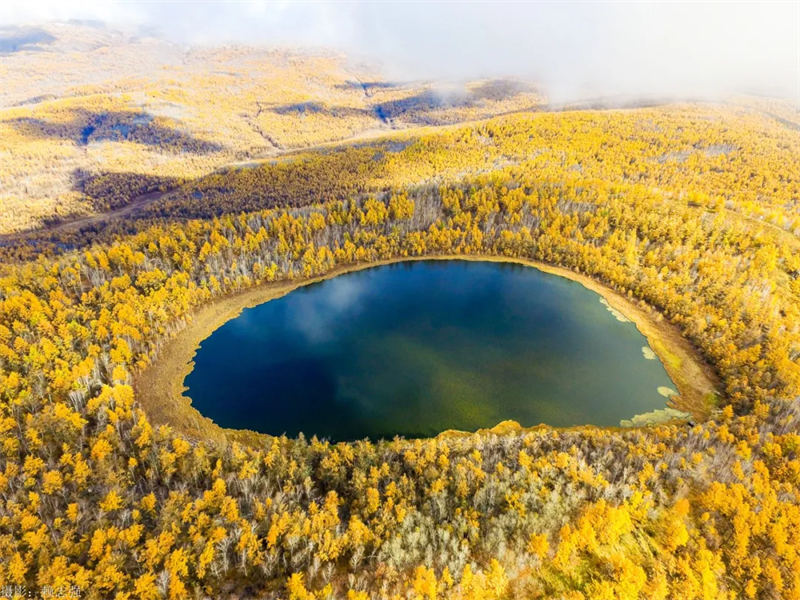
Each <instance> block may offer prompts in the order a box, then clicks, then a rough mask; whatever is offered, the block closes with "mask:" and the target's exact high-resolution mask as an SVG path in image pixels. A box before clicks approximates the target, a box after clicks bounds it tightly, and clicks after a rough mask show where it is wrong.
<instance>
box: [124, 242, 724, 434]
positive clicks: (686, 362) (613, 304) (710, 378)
mask: <svg viewBox="0 0 800 600" xmlns="http://www.w3.org/2000/svg"><path fill="white" fill-rule="evenodd" d="M419 260H469V261H479V262H505V263H513V264H519V265H524V266H528V267H533V268H535V269H538V270H540V271H542V272H545V273H550V274H553V275H557V276H560V277H564V278H566V279H570V280H572V281H575V282H577V283H580V284H581V285H583V286H584V287H586V288H587V289H589V290H591V291H593V292H595V293H597V294H598V295H599V296H601V297H602V298H603V299H605V301H606V303H607V306H608V307H609V308H610V309H613V310H614V311H616V312H618V313H619V314H621V315H622V316H624V317H625V318H626V319H628V320H630V321H632V322H633V323H634V324H635V326H636V327H637V329H638V330H639V331H640V332H641V333H642V335H644V336H645V338H646V339H647V342H648V344H649V346H650V348H651V349H652V350H653V352H655V354H656V356H658V358H659V359H660V360H661V361H662V363H663V365H664V367H665V369H666V371H667V373H668V375H669V377H670V379H672V381H673V382H674V383H675V385H676V387H677V388H678V394H679V396H677V397H675V398H673V399H671V400H670V401H669V403H668V404H669V405H670V406H672V407H673V408H676V409H678V410H681V411H685V412H688V413H690V414H691V415H692V416H693V417H694V418H695V419H698V420H702V419H705V418H707V417H708V415H709V412H710V410H711V409H712V408H713V406H712V405H711V403H710V402H709V398H712V397H713V394H714V393H715V390H716V388H717V385H718V379H717V377H716V375H715V373H714V371H713V369H712V368H711V366H710V365H709V364H708V363H706V362H705V361H704V360H703V358H702V357H701V356H700V354H699V353H698V352H697V350H696V349H695V348H694V347H693V346H692V345H691V343H690V342H689V341H688V340H687V339H686V338H684V337H683V336H682V335H681V333H680V331H679V330H678V328H677V327H676V326H675V325H673V324H671V323H669V322H668V321H666V320H665V319H664V318H663V316H662V315H661V313H659V312H658V311H656V310H655V309H653V308H651V307H649V306H647V305H645V304H644V303H640V302H636V301H633V300H631V299H629V298H627V297H626V296H624V295H622V294H620V293H619V292H616V291H614V290H612V289H611V288H609V287H607V286H605V285H603V284H601V283H599V282H598V281H596V280H594V279H592V278H591V277H589V276H587V275H583V274H580V273H576V272H574V271H571V270H569V269H565V268H562V267H555V266H552V265H548V264H545V263H542V262H538V261H534V260H526V259H518V258H507V257H502V256H479V255H465V256H461V255H433V256H419V257H403V258H396V259H390V260H383V261H377V262H371V263H363V264H355V265H343V266H340V267H336V268H334V269H332V270H331V271H329V272H328V273H326V274H324V275H321V276H317V277H312V278H304V279H295V280H290V281H278V282H272V283H267V284H262V285H258V286H256V287H253V288H250V289H247V290H244V291H241V292H238V293H235V294H230V295H228V296H224V297H221V298H216V299H214V300H212V301H211V302H209V303H207V304H205V305H203V306H200V307H199V308H198V309H197V310H196V311H195V312H194V313H193V314H192V317H191V320H190V321H189V322H188V324H187V325H186V327H184V328H183V329H182V330H181V331H179V332H178V333H177V334H176V335H175V336H174V337H173V338H171V339H170V340H168V341H167V342H166V343H165V344H164V346H163V348H162V350H161V351H160V352H159V354H158V356H157V357H156V358H155V360H154V361H153V364H151V365H150V366H148V367H147V368H145V369H143V370H142V371H140V372H139V373H137V374H136V375H135V377H134V386H135V388H136V397H137V398H138V400H139V402H140V403H141V404H142V406H143V407H144V409H145V411H146V412H147V414H148V416H149V417H150V418H151V419H152V421H153V422H154V423H157V424H168V425H171V426H173V427H175V428H176V429H178V430H179V431H181V432H183V433H184V434H186V435H188V436H191V437H196V438H211V439H217V440H224V439H232V440H236V441H240V442H243V443H254V444H258V443H259V442H261V441H263V440H264V439H266V438H268V437H269V436H267V435H266V434H261V433H257V432H253V431H248V430H232V429H224V428H222V427H220V426H218V425H217V424H216V423H214V422H213V421H212V420H211V419H209V418H207V417H204V416H203V415H202V414H200V413H199V412H198V411H197V410H196V409H195V408H194V407H193V406H192V402H191V398H189V397H187V396H185V395H184V392H185V391H186V388H185V387H184V383H183V382H184V379H185V377H186V376H187V375H188V374H189V373H190V372H191V371H192V369H193V368H194V362H193V358H194V356H195V353H196V351H197V349H198V347H199V344H200V343H201V342H202V341H203V340H205V339H206V338H208V337H209V336H210V335H211V334H212V333H213V332H214V331H215V330H216V329H217V328H219V327H220V326H222V325H223V324H224V323H226V322H228V321H230V320H231V319H233V318H236V317H237V316H238V315H239V314H240V313H241V312H242V310H244V309H245V308H250V307H253V306H256V305H258V304H262V303H264V302H267V301H269V300H273V299H275V298H279V297H281V296H284V295H286V294H288V293H289V292H291V291H293V290H295V289H297V288H300V287H303V286H305V285H309V284H311V283H316V282H320V281H324V280H326V279H331V278H333V277H337V276H339V275H343V274H345V273H349V272H354V271H360V270H364V269H370V268H373V267H378V266H382V265H388V264H393V263H399V262H409V261H419ZM631 417H633V415H631Z"/></svg>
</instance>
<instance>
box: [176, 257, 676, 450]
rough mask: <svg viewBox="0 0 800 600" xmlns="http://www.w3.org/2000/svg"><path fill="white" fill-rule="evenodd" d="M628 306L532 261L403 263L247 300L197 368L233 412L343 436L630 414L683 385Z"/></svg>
mask: <svg viewBox="0 0 800 600" xmlns="http://www.w3.org/2000/svg"><path fill="white" fill-rule="evenodd" d="M620 319H624V318H623V317H621V315H618V314H616V315H615V313H614V312H613V311H611V310H610V309H608V307H607V305H605V304H604V300H603V299H602V298H601V297H600V296H598V295H597V294H595V293H594V292H592V291H590V290H588V289H586V288H584V287H583V286H581V285H580V284H578V283H575V282H573V281H569V280H567V279H564V278H562V277H558V276H555V275H550V274H547V273H543V272H541V271H538V270H536V269H533V268H530V267H524V266H520V265H513V264H505V263H491V262H469V261H419V262H406V263H397V264H393V265H388V266H382V267H376V268H372V269H368V270H364V271H358V272H354V273H348V274H345V275H341V276H339V277H336V278H334V279H330V280H327V281H323V282H321V283H315V284H312V285H309V286H306V287H303V288H300V289H298V290H295V291H293V292H291V293H289V294H287V295H286V296H283V297H281V298H278V299H276V300H271V301H269V302H265V303H264V304H261V305H259V306H256V307H254V308H250V309H246V310H244V311H243V312H242V314H241V315H240V316H239V317H237V318H236V319H233V320H231V321H229V322H228V323H226V324H225V325H223V326H222V327H220V328H219V329H217V330H216V331H214V333H213V334H212V335H211V336H210V337H209V338H208V339H206V340H205V341H203V342H202V344H201V346H200V349H199V350H198V351H197V356H196V357H195V367H194V370H193V371H192V372H191V373H190V374H189V375H188V376H187V377H186V380H185V383H186V385H187V386H188V388H189V391H188V392H187V394H188V395H189V396H190V397H191V398H192V401H193V404H194V406H195V408H197V410H199V411H200V412H201V413H202V414H204V415H206V416H208V417H210V418H211V419H213V420H214V421H215V422H216V423H218V424H219V425H221V426H223V427H231V428H239V429H253V430H256V431H261V432H264V433H270V434H282V433H286V434H287V435H290V436H294V435H297V434H298V433H299V432H303V433H304V434H305V435H306V436H309V437H310V436H311V435H314V434H316V435H317V436H319V437H325V438H329V439H332V440H336V441H338V440H353V439H359V438H363V437H370V438H373V439H375V438H379V437H389V438H391V437H394V436H395V435H405V436H429V435H434V434H436V433H439V432H441V431H443V430H445V429H462V430H475V429H478V428H481V427H491V426H493V425H496V424H497V423H498V422H500V421H503V420H505V419H513V420H515V421H518V422H520V423H521V424H522V425H525V426H529V425H536V424H539V423H547V424H549V425H555V426H565V425H581V424H590V423H591V424H595V425H619V422H620V420H621V419H627V418H630V417H632V416H633V415H635V414H638V413H643V412H648V411H652V410H654V409H659V408H664V405H665V398H664V395H663V394H664V393H666V388H670V387H673V384H672V382H671V381H670V379H669V377H668V376H667V373H666V371H665V370H664V367H663V365H662V364H661V362H659V361H658V360H657V359H655V358H654V356H653V354H652V352H651V351H650V349H649V348H648V347H647V341H646V339H645V338H644V337H643V336H642V335H641V334H640V333H639V332H638V330H637V329H636V327H635V326H634V325H633V323H630V322H626V321H624V320H620ZM659 388H660V390H659Z"/></svg>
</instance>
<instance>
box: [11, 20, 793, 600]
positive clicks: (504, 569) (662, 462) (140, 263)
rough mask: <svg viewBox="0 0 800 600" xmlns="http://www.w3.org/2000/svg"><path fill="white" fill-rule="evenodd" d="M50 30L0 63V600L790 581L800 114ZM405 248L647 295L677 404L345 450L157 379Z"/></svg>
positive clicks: (410, 254) (654, 591)
mask: <svg viewBox="0 0 800 600" xmlns="http://www.w3.org/2000/svg"><path fill="white" fill-rule="evenodd" d="M47 35H48V36H50V37H52V38H53V40H50V39H49V38H47V39H46V41H44V42H43V41H41V36H40V38H38V41H36V42H32V43H38V44H44V45H45V46H46V47H49V45H58V44H63V45H65V48H66V49H62V50H60V51H62V52H71V51H74V49H71V48H73V46H70V44H73V45H74V44H75V43H77V42H75V40H80V39H90V38H91V39H92V40H93V42H92V44H88V42H87V47H85V48H84V47H81V49H80V50H79V51H78V52H77V54H76V56H80V59H78V58H76V59H75V61H74V62H73V64H72V65H70V69H71V71H69V70H68V69H67V70H65V69H64V68H63V67H60V70H59V67H56V66H54V65H55V62H56V58H55V54H53V52H50V51H47V52H45V51H42V52H33V51H25V50H24V49H23V50H19V51H16V52H12V53H9V54H7V55H2V56H0V74H2V75H0V76H2V78H3V82H4V87H5V89H4V90H2V91H0V102H1V103H2V108H0V132H2V134H1V135H0V156H2V161H0V597H8V598H21V597H31V596H25V594H26V593H33V592H32V591H35V593H36V594H40V595H39V596H34V597H59V596H58V595H57V594H58V593H61V595H62V596H64V594H66V596H65V597H71V598H78V597H80V598H84V597H85V598H97V599H111V598H113V599H116V600H126V599H129V600H134V599H141V600H157V599H161V598H168V599H170V600H179V599H182V598H242V599H244V598H275V599H281V600H326V599H335V598H342V599H347V600H377V599H395V598H396V599H420V600H422V599H424V600H435V599H463V600H467V599H470V600H472V599H484V600H490V599H497V600H500V599H511V598H532V599H535V598H565V599H570V600H578V599H609V600H611V599H618V598H630V599H635V598H655V599H658V598H660V599H670V598H684V599H687V600H689V599H698V600H699V599H702V600H711V599H730V600H733V599H738V598H748V599H790V598H795V599H800V404H798V397H800V113H799V112H798V111H797V109H796V107H794V106H793V105H791V104H790V103H789V102H786V101H783V100H773V99H768V98H765V97H756V96H736V97H730V98H728V99H726V100H724V101H722V100H714V101H711V100H708V101H692V102H689V101H674V102H673V101H670V102H663V103H657V104H654V105H652V106H627V105H625V106H617V107H597V108H594V107H587V106H568V105H567V106H560V107H558V108H554V107H552V106H548V105H547V103H546V100H545V97H544V95H543V93H541V92H540V91H539V90H537V89H536V88H535V86H532V85H530V84H524V83H522V82H520V81H516V80H508V81H506V80H499V79H497V80H494V79H492V80H476V81H472V82H470V83H468V84H466V85H465V87H464V90H463V91H462V93H461V94H460V95H458V96H457V97H450V96H443V95H442V94H440V93H439V92H437V90H436V89H435V88H433V87H431V86H429V85H427V84H423V83H408V84H395V83H393V82H387V81H384V80H379V79H378V78H377V75H376V74H375V73H372V72H362V71H354V69H353V68H352V67H350V66H349V65H347V64H346V63H345V61H344V60H343V59H342V58H341V57H340V56H338V55H334V54H325V53H321V54H314V53H308V54H304V53H292V52H288V51H286V52H284V51H277V50H275V51H269V52H267V51H261V50H254V49H249V48H246V47H231V48H226V49H216V50H210V49H209V50H193V51H187V53H186V54H182V55H181V61H175V62H174V63H170V65H171V66H161V67H159V69H157V70H156V69H155V68H153V69H152V72H151V73H150V74H145V73H143V72H141V71H139V70H138V69H140V68H142V69H144V68H145V67H140V66H137V65H145V66H146V67H147V68H148V69H149V68H150V66H151V65H156V64H160V63H159V61H166V60H167V59H166V58H164V57H165V56H167V57H169V53H170V52H177V50H175V49H174V48H171V47H169V48H167V47H160V46H158V45H156V42H146V41H142V40H140V39H127V38H125V39H123V38H120V37H115V36H118V34H113V35H112V34H109V33H106V32H104V31H103V30H96V31H95V30H91V29H90V28H86V29H84V26H82V25H81V26H79V25H72V26H70V28H66V26H65V28H63V29H59V30H57V31H56V30H53V31H48V33H47ZM92 36H94V37H92ZM104 36H112V37H111V39H106V37H104ZM95 38H96V39H95ZM98 48H100V50H98ZM109 52H110V53H112V54H113V53H116V54H114V56H116V59H114V60H116V63H117V65H118V68H119V72H120V73H121V75H119V76H118V77H116V78H115V79H104V78H103V77H104V76H102V75H100V74H99V72H100V71H102V70H103V69H104V67H103V65H104V64H105V63H104V62H103V61H109V60H111V58H109V56H108V55H107V53H109ZM137 56H138V57H140V59H141V62H137V61H136V60H134V58H135V57H137ZM98 65H99V66H98ZM48 73H60V75H59V77H61V78H62V79H63V80H61V79H58V78H57V77H56V76H55V75H48ZM152 73H155V74H152ZM37 74H38V75H37ZM71 77H77V78H79V79H81V81H80V82H76V81H72V80H71V79H70V78H71ZM6 81H8V82H9V83H8V85H7V86H5V83H6ZM45 82H48V83H47V84H46V85H45ZM221 86H223V87H224V86H227V87H226V88H225V89H228V90H229V92H228V93H226V94H218V93H217V91H216V90H218V89H220V87H221ZM43 94H44V95H43ZM423 257H428V258H458V257H462V258H469V259H473V260H478V259H486V260H498V259H504V260H509V261H518V262H520V263H521V264H526V265H529V266H534V267H537V266H538V267H540V268H542V269H550V270H551V271H552V272H554V273H556V274H561V275H563V276H565V277H568V278H572V279H574V280H576V281H579V282H585V283H586V285H587V286H594V287H592V288H591V289H595V290H597V291H598V293H601V294H602V295H604V297H606V296H607V297H608V298H609V302H612V303H614V306H618V307H619V308H620V310H622V311H623V312H626V311H628V312H626V314H634V313H635V314H639V313H641V315H644V316H643V317H641V318H642V320H643V322H644V323H649V325H647V326H648V327H649V328H650V329H644V327H645V326H644V325H642V326H640V329H642V331H644V332H645V333H648V339H652V340H654V341H653V343H652V344H651V345H652V346H653V349H654V350H655V353H656V354H658V357H659V359H660V360H661V361H662V362H663V363H664V365H665V368H666V369H667V372H668V373H669V374H670V377H671V378H672V380H673V381H674V382H675V384H676V385H677V387H678V388H679V389H678V392H679V393H678V394H677V395H676V396H673V397H671V398H670V400H669V405H670V406H671V407H673V408H676V409H680V411H681V412H683V413H685V414H686V415H688V416H686V417H685V418H676V419H666V420H661V421H659V422H656V423H650V424H644V425H638V424H634V426H627V427H597V426H593V425H583V426H574V427H560V428H559V427H551V426H548V425H546V424H543V425H539V424H537V423H523V424H519V423H515V422H513V421H503V422H500V423H497V424H496V425H495V426H494V427H488V428H485V429H480V430H478V431H447V432H442V433H440V434H438V435H435V436H433V437H421V438H406V437H403V436H396V437H394V438H392V439H389V438H381V439H362V440H354V441H339V442H335V441H330V440H328V439H324V438H321V437H318V436H316V435H314V432H308V433H307V434H300V435H298V436H286V435H284V436H273V435H267V434H263V433H256V432H254V431H247V430H235V429H225V428H222V427H220V426H218V425H217V424H215V423H214V422H212V421H211V420H209V419H207V418H205V417H204V416H203V415H202V414H201V413H200V412H198V410H197V409H196V408H195V407H194V406H193V405H192V404H191V402H190V401H189V399H188V398H186V397H185V396H183V395H182V382H183V379H182V377H183V375H185V372H184V370H185V367H186V363H187V361H188V360H190V359H191V356H192V353H193V352H194V350H195V348H196V345H197V342H198V341H199V339H202V338H203V337H204V336H206V335H208V333H209V332H210V330H212V329H214V328H216V327H218V326H219V325H220V324H221V323H222V322H225V321H227V320H229V319H230V318H233V317H234V316H236V315H237V314H238V313H239V312H240V311H241V310H242V308H243V307H245V306H250V305H255V304H258V303H259V302H263V301H264V300H267V299H269V298H272V297H274V296H275V295H277V294H278V293H281V294H282V293H286V291H288V290H290V289H293V288H294V287H296V286H298V285H302V284H305V283H307V282H309V281H312V280H314V281H317V280H322V279H326V278H330V277H335V276H336V275H338V274H341V273H344V272H347V271H351V270H354V269H359V268H363V267H367V266H370V265H378V264H385V263H390V262H396V261H404V260H415V259H419V258H423ZM614 298H616V300H613V299H614ZM637 311H638V312H637ZM204 328H205V329H204ZM198 332H204V333H198ZM651 334H652V335H651ZM193 336H194V337H193ZM198 336H199V337H198ZM692 369H694V370H692ZM264 385H265V386H269V382H265V383H264ZM562 400H563V402H564V403H569V401H570V399H569V398H563V399H562ZM26 590H27V592H26ZM40 590H50V592H49V593H50V594H51V595H50V596H46V595H45V596H42V595H41V594H42V592H40ZM65 590H66V592H64V591H65ZM62 592H63V593H62Z"/></svg>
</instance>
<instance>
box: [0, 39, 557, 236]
mask: <svg viewBox="0 0 800 600" xmlns="http://www.w3.org/2000/svg"><path fill="white" fill-rule="evenodd" d="M0 52H2V54H0V56H2V60H0V76H2V78H3V82H4V85H3V89H2V90H0V160H2V162H3V167H4V176H3V178H2V180H0V203H1V205H2V206H3V211H2V214H0V233H8V232H13V231H21V230H26V229H32V228H37V227H41V226H42V225H44V224H47V223H52V222H55V221H58V220H63V219H70V218H74V217H76V216H79V215H87V214H92V213H97V212H103V211H106V210H109V209H113V208H118V207H120V206H122V205H124V204H126V203H127V202H130V201H131V200H132V199H133V198H135V197H137V196H139V195H141V194H145V193H148V192H151V191H154V190H159V189H164V188H165V187H168V186H171V185H174V183H175V182H176V181H181V180H184V179H187V178H193V177H197V176H199V175H202V174H205V173H208V172H210V171H212V170H214V169H216V168H218V167H220V166H222V165H225V164H228V163H232V162H235V161H241V160H245V159H248V158H251V157H258V156H269V155H277V154H281V153H283V152H286V151H287V150H291V149H295V148H301V147H310V146H315V145H318V144H321V143H325V142H330V141H336V140H344V139H354V138H359V137H365V136H366V137H369V136H372V135H374V134H375V133H377V132H381V131H389V130H392V129H402V128H408V127H414V126H417V125H441V124H449V123H456V122H459V121H466V120H472V119H478V118H484V117H487V116H492V115H496V114H502V113H505V112H509V111H517V110H521V109H531V108H534V107H536V106H537V105H539V104H541V102H542V97H541V96H540V95H539V94H538V93H536V92H535V91H534V90H532V89H531V88H529V87H528V86H526V85H524V84H522V83H518V82H513V81H476V82H472V83H467V84H465V85H458V86H448V87H446V88H443V87H441V86H438V85H434V84H431V83H425V82H416V83H415V82H411V83H409V82H390V81H386V80H384V79H382V78H381V77H380V75H379V73H378V72H377V71H376V70H375V69H374V68H368V67H364V66H362V65H356V64H352V61H349V60H348V59H347V58H346V57H345V56H342V55H339V54H334V53H331V52H328V51H324V50H318V51H299V50H291V49H283V50H281V49H272V50H271V49H262V48H254V47H243V46H241V47H239V46H231V47H224V48H198V47H182V46H179V45H175V44H172V43H168V42H165V41H163V40H161V39H157V38H153V37H147V36H140V35H133V34H126V33H122V32H119V31H115V30H111V29H108V28H106V27H104V26H102V25H96V26H91V25H80V24H56V25H47V26H43V27H28V28H24V27H20V28H8V29H6V30H2V31H0ZM108 186H112V187H113V189H114V194H113V195H103V193H102V191H101V190H103V189H105V188H107V187H108Z"/></svg>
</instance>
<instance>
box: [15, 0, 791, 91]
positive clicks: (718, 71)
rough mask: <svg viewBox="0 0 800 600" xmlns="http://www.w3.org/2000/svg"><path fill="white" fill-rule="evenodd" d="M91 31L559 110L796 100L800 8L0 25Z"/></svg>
mask: <svg viewBox="0 0 800 600" xmlns="http://www.w3.org/2000/svg"><path fill="white" fill-rule="evenodd" d="M69 18H83V19H86V18H92V19H100V20H103V21H107V22H109V23H111V24H113V25H117V26H120V25H122V26H129V27H143V28H144V27H146V28H148V30H151V29H153V28H155V29H156V30H158V31H160V33H161V35H163V36H165V37H167V38H169V39H172V40H173V41H177V42H182V43H190V44H219V43H247V44H254V43H256V44H265V45H287V44H290V45H302V46H327V47H334V48H339V49H342V50H345V51H347V52H349V53H351V54H353V55H356V56H359V57H361V58H364V59H366V60H368V61H372V62H379V63H380V64H381V65H382V67H383V69H384V70H385V72H386V74H387V76H388V77H396V78H403V79H434V78H436V79H448V80H461V79H468V78H477V77H487V76H488V77H496V76H517V77H522V78H526V79H534V80H536V81H539V82H542V83H544V84H545V86H546V88H547V90H548V91H549V93H550V94H551V95H553V96H555V97H556V98H565V99H566V98H575V97H587V96H593V95H615V94H627V95H641V94H649V95H658V94H662V95H664V94H669V95H682V96H687V95H691V96H708V95H716V94H723V93H729V92H741V91H744V92H763V93H769V94H780V95H786V96H791V97H795V98H797V99H800V2H772V3H770V2H753V3H747V2H730V3H726V2H708V3H697V2H693V3H689V2H685V3H683V2H668V3H653V2H648V3H632V2H608V3H601V2H561V3H555V2H552V3H551V2H535V3H534V2H531V3H523V2H491V3H490V2H486V3H481V2H465V3H456V2H408V1H402V2H400V1H395V2H391V1H390V2H349V3H348V2H339V3H332V2H324V1H318V2H263V1H261V2H257V1H254V2H228V3H226V2H159V3H152V2H141V3H137V2H120V3H114V2H99V1H97V0H88V1H87V0H62V1H58V0H45V1H43V2H30V1H27V0H26V1H12V2H10V3H8V2H7V3H4V4H3V5H2V6H0V23H6V24H10V23H23V22H31V21H42V20H51V19H60V20H64V19H69Z"/></svg>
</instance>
